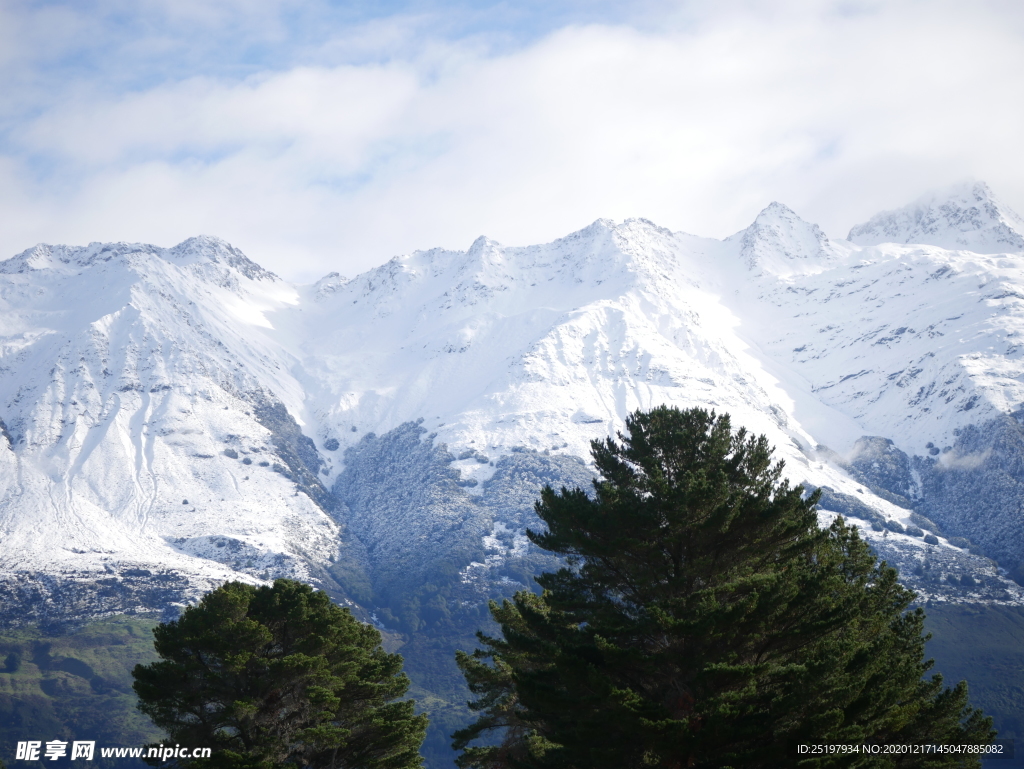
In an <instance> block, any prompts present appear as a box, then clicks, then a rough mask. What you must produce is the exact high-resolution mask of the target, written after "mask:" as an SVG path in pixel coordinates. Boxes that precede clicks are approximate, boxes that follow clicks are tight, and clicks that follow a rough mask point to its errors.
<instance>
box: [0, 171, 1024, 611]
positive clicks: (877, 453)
mask: <svg viewBox="0 0 1024 769" xmlns="http://www.w3.org/2000/svg"><path fill="white" fill-rule="evenodd" d="M972 201H973V202H972ZM1021 232H1024V225H1021V224H1020V219H1019V217H1016V215H1015V214H1013V213H1012V212H1010V211H1008V210H1007V209H1006V208H1005V207H1000V206H998V205H997V204H996V203H995V202H994V201H993V199H992V198H991V195H990V193H989V192H988V190H987V187H984V185H976V186H974V187H971V188H969V189H968V188H963V189H957V190H954V191H953V192H952V193H948V194H947V195H946V196H945V197H932V198H929V199H928V200H927V201H925V202H922V203H919V204H915V205H914V206H911V207H910V208H908V209H904V210H903V211H900V212H894V213H888V214H881V215H879V216H878V217H875V218H874V219H872V220H871V221H870V222H869V223H867V224H865V225H861V226H859V227H855V228H854V230H853V232H851V237H850V240H849V241H844V240H830V239H829V238H828V237H826V235H825V234H824V233H823V232H822V231H821V230H820V228H818V227H817V226H816V225H813V224H810V223H807V222H804V221H802V220H801V219H800V218H799V217H798V216H797V215H796V214H795V213H794V212H793V211H791V210H790V209H788V208H786V207H785V206H783V205H781V204H778V203H773V204H771V205H770V206H768V207H767V208H766V209H765V210H764V211H762V212H761V214H759V215H758V217H757V219H756V220H755V221H754V223H752V224H751V226H750V227H748V228H747V229H745V230H743V231H741V232H739V233H737V234H736V235H733V236H732V237H730V238H726V239H725V240H723V241H719V240H715V239H710V238H701V237H697V236H693V235H686V234H681V233H673V232H670V231H668V230H665V229H663V228H660V227H658V226H656V225H654V224H652V223H651V222H648V221H645V220H629V221H626V222H623V223H619V224H616V223H614V222H610V221H605V220H600V221H597V222H595V223H594V224H592V225H590V226H589V227H587V228H585V229H583V230H581V231H579V232H576V233H573V234H571V235H569V236H567V237H565V238H562V239H560V240H557V241H554V242H552V243H549V244H545V245H539V246H530V247H507V246H502V245H500V244H498V243H495V242H494V241H491V240H488V239H487V238H479V239H478V240H477V241H476V242H474V243H473V244H472V246H471V247H470V248H469V249H468V250H467V251H464V252H461V251H445V250H439V249H435V250H431V251H421V252H416V253H413V254H409V255H406V256H401V257H396V258H395V259H392V260H391V261H389V262H388V263H386V264H384V265H382V266H380V267H377V268H375V269H373V270H370V271H369V272H367V273H364V274H362V275H359V276H357V277H355V278H353V279H351V280H347V279H345V278H343V277H341V276H340V275H338V274H337V273H332V274H330V275H328V276H327V277H325V278H324V279H322V280H320V281H319V282H317V283H316V284H313V285H307V286H293V285H289V284H287V283H285V282H284V281H282V280H280V279H279V278H277V277H276V276H274V275H273V274H271V273H268V272H266V271H265V270H263V269H261V268H260V267H258V266H257V265H255V264H253V263H252V262H251V261H249V260H248V259H247V258H246V257H245V256H244V255H242V254H241V253H240V252H238V251H237V250H236V249H234V248H232V247H231V246H229V245H228V244H226V243H223V242H222V241H218V240H216V239H214V238H193V239H191V240H188V241H186V242H184V243H182V244H180V245H178V246H176V247H174V248H171V249H161V248H156V247H153V246H144V245H128V244H112V245H109V244H108V245H103V244H92V245H90V246H88V247H84V248H69V247H64V246H55V247H51V246H38V247H36V248H34V249H30V250H29V251H26V252H24V253H22V254H19V255H18V256H15V257H13V258H11V259H8V260H7V261H6V262H2V263H0V302H2V304H0V418H2V420H3V430H4V433H3V434H4V436H5V437H6V440H0V466H2V467H0V494H2V497H0V541H2V542H3V545H4V546H3V551H2V554H0V557H2V562H0V582H2V589H3V590H4V591H5V593H6V600H7V601H8V602H11V603H16V604H18V605H23V606H25V607H35V609H32V611H34V612H36V613H37V614H38V613H40V612H43V613H45V612H46V611H54V612H57V611H61V612H70V613H74V612H79V613H89V612H92V613H101V612H103V611H116V610H123V609H124V608H125V607H127V606H131V605H142V606H150V607H152V606H156V605H160V604H165V603H167V602H169V601H180V600H185V599H187V598H189V597H190V596H193V595H195V594H196V593H197V591H199V590H202V589H205V588H206V587H208V586H209V585H210V584H212V583H215V582H218V581H222V580H224V579H227V578H229V577H236V578H237V577H241V578H245V579H261V578H269V577H272V576H278V575H284V574H286V575H291V576H298V577H301V578H304V579H309V580H312V581H315V582H317V583H318V584H320V585H322V586H324V587H325V588H326V589H329V590H332V591H335V592H336V594H337V595H338V596H339V597H343V598H346V597H347V598H349V599H351V600H353V601H355V602H357V603H361V604H363V605H364V606H365V607H366V608H367V611H368V612H375V611H379V612H380V617H382V618H383V619H382V620H381V621H385V622H400V623H405V624H406V625H410V623H411V626H415V623H416V622H421V621H427V620H426V619H424V618H425V617H428V616H433V614H431V613H432V612H433V613H437V612H441V613H443V612H445V611H448V609H447V608H445V601H444V600H443V598H442V599H440V600H439V602H438V600H435V599H437V597H438V596H437V595H433V594H432V593H431V587H432V586H435V588H434V590H435V592H437V589H436V585H437V584H439V580H441V581H443V580H449V581H452V584H457V585H462V588H460V589H462V590H464V591H468V592H467V593H466V595H468V594H469V593H471V592H472V591H473V590H477V591H478V592H479V591H483V592H482V593H481V595H482V594H483V593H486V589H487V588H486V586H487V585H494V584H499V583H501V584H513V583H515V582H516V577H515V574H516V573H518V572H515V570H514V569H513V566H514V564H515V563H517V560H516V559H522V558H526V557H527V556H528V554H529V551H530V546H529V545H528V544H527V541H526V539H525V537H524V536H523V529H524V528H525V527H526V526H528V525H530V523H531V516H532V505H531V502H532V499H533V498H534V496H535V495H536V489H537V487H538V486H539V485H540V484H541V483H544V482H549V483H553V484H556V485H557V484H559V483H563V482H564V483H578V484H583V485H585V484H586V482H587V479H588V477H589V471H588V469H587V465H586V460H587V459H588V457H589V442H590V441H591V440H592V439H594V438H602V437H605V436H607V435H609V434H613V433H614V432H615V431H616V430H618V429H621V428H622V426H623V423H624V419H625V417H626V415H627V414H629V413H630V412H631V411H633V410H635V409H637V408H650V407H652V406H654V405H657V404H662V403H668V404H673V405H678V406H681V407H687V406H693V405H699V406H705V407H710V408H714V409H716V410H718V411H719V412H728V413H730V414H731V415H732V418H733V423H734V425H737V426H738V425H744V426H746V427H747V428H748V429H750V430H753V431H755V432H758V433H764V434H766V435H767V436H768V438H769V439H770V440H771V441H772V443H773V444H774V445H775V446H776V447H777V456H778V457H779V458H781V459H784V460H785V462H786V466H787V472H788V474H789V476H790V478H791V479H792V480H793V481H794V482H806V483H808V484H810V485H813V486H821V487H825V491H824V496H823V501H822V508H823V513H822V515H823V518H828V517H829V516H830V515H832V514H834V513H836V512H841V513H843V514H845V515H847V516H851V517H853V518H854V519H856V520H857V521H858V522H859V523H860V525H861V526H862V527H863V528H864V529H865V530H866V531H867V533H868V536H869V537H870V538H871V539H872V541H873V542H874V543H875V545H876V546H877V547H878V548H879V549H880V550H881V551H882V552H883V553H885V554H886V555H887V557H889V558H890V560H895V561H897V562H900V563H901V564H904V565H905V566H907V567H908V568H905V569H904V574H905V578H906V579H908V580H909V581H910V582H912V583H914V585H915V587H917V588H918V589H919V590H921V591H922V592H924V593H925V594H934V595H940V594H941V595H946V596H947V597H949V595H952V594H953V593H956V590H954V589H953V588H950V587H948V585H949V584H950V583H949V581H948V580H947V579H946V578H947V577H949V575H958V574H965V573H968V572H970V573H971V574H973V575H975V576H974V577H972V580H973V582H974V583H975V584H976V587H974V588H971V590H972V591H973V592H971V595H972V596H974V598H976V599H977V598H983V599H986V600H1003V601H1018V600H1020V599H1021V593H1020V591H1019V590H1018V589H1017V588H1016V586H1015V585H1013V583H1011V582H1009V581H1007V580H1006V579H1004V578H1002V577H1000V576H998V575H997V574H996V572H995V571H994V567H993V566H992V564H991V563H990V562H987V561H985V560H984V559H983V558H980V557H978V556H977V555H969V554H968V553H966V552H965V551H964V548H965V547H966V546H967V542H966V540H959V539H957V537H969V538H970V539H972V540H974V542H975V543H976V545H975V546H972V547H973V548H974V551H975V552H976V553H977V552H980V550H979V549H978V546H980V547H981V548H982V549H983V550H985V551H986V552H987V553H988V554H990V555H994V556H997V557H998V558H1000V560H1001V561H1002V562H1003V564H1004V565H1006V566H1009V567H1013V566H1015V565H1016V563H1017V562H1018V561H1024V534H1021V533H1019V531H1020V530H1021V528H1022V527H1020V525H1019V524H1020V516H1021V512H1020V510H1019V507H1018V506H1017V499H1019V498H1020V493H1019V489H1020V487H1019V483H1020V482H1021V480H1024V479H1021V474H1022V471H1021V470H1020V467H1021V466H1022V463H1021V459H1022V458H1024V454H1022V453H1021V452H1022V451H1024V448H1018V446H1020V447H1024V429H1022V428H1021V427H1020V420H1018V415H1021V414H1024V412H1022V411H1021V409H1022V405H1024V362H1022V358H1021V354H1020V352H1019V350H1020V341H1019V340H1020V334H1021V332H1022V330H1024V315H1022V313H1024V309H1022V306H1024V305H1022V304H1021V300H1022V299H1024V270H1022V268H1024V254H1022V253H1021V251H1022V249H1024V240H1022V239H1021V234H1020V233H1021ZM1014 238H1016V240H1014ZM908 244H909V245H908ZM998 244H1004V247H1002V249H1001V251H998V253H996V252H995V251H997V250H998V249H996V248H995V246H996V245H998ZM1015 244H1016V245H1015ZM969 247H973V248H974V251H970V250H969ZM979 484H995V487H998V488H997V492H996V493H993V494H990V495H989V502H990V504H988V506H987V507H985V506H984V505H982V506H981V507H978V506H976V505H975V506H973V507H972V506H970V505H967V506H965V505H964V499H965V498H967V496H968V495H970V494H972V493H974V492H973V490H974V489H975V488H976V487H977V486H978V485H979ZM993 500H994V501H993ZM824 511H832V512H824ZM930 519H935V521H934V523H933V522H932V520H930ZM921 527H923V528H924V529H929V528H930V529H932V530H934V531H935V533H936V534H940V533H941V535H942V536H941V538H940V537H938V536H933V538H934V539H935V543H934V544H929V543H928V542H926V541H925V540H924V539H922V536H923V535H924V534H926V533H927V532H926V531H923V530H922V528H921ZM876 529H877V531H876ZM947 537H949V539H947ZM534 565H535V564H534ZM918 567H920V570H921V573H920V574H917V575H915V574H914V569H916V568H918ZM523 568H524V569H525V568H526V567H525V566H524V567H523ZM510 569H511V570H512V571H510ZM438 575H440V576H438ZM445 575H447V576H445ZM510 575H511V576H510ZM523 579H525V577H524V578H523ZM940 579H942V580H944V581H942V582H941V584H940ZM957 590H959V588H957ZM432 595H433V597H432ZM410 596H412V597H410ZM459 600H460V601H462V603H463V604H465V603H466V599H465V596H463V597H462V598H460V599H459ZM40 607H41V608H40ZM410 607H411V608H410ZM403 612H405V614H404V615H403ZM375 616H376V615H375ZM403 617H404V618H403Z"/></svg>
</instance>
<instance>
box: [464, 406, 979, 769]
mask: <svg viewBox="0 0 1024 769" xmlns="http://www.w3.org/2000/svg"><path fill="white" fill-rule="evenodd" d="M627 433H628V434H627V435H621V434H620V435H619V441H620V442H616V441H613V440H606V441H604V442H594V444H593V456H594V461H595V463H596V466H597V469H598V471H599V473H600V478H601V480H599V481H596V482H595V484H594V494H593V495H592V497H588V496H587V495H586V494H585V493H584V492H583V491H581V490H579V489H576V490H569V489H565V488H563V489H562V490H561V491H560V492H555V491H554V490H552V489H551V488H545V489H544V490H543V491H542V493H541V501H540V502H539V503H538V504H537V513H538V515H539V516H540V518H541V519H542V520H543V521H544V523H545V524H546V525H547V532H546V533H541V534H538V533H534V532H529V536H530V539H531V540H532V541H533V542H534V543H536V544H537V545H539V546H540V547H542V548H544V549H545V550H548V551H550V552H552V553H557V554H559V555H562V556H564V557H565V558H566V559H567V562H568V566H567V567H566V568H563V569H561V570H560V571H558V572H557V573H554V574H544V575H542V576H541V577H540V578H539V579H538V582H539V583H540V585H541V586H542V587H543V588H544V593H543V595H542V596H537V595H535V594H533V593H530V592H527V591H523V592H520V593H518V594H517V595H516V596H515V598H514V600H513V601H511V602H510V601H505V602H504V603H503V604H502V605H501V606H498V605H495V604H492V613H493V615H494V617H495V619H496V620H497V621H498V623H499V624H500V626H501V630H502V637H500V638H491V637H487V636H484V635H480V639H481V642H482V645H483V649H480V650H478V651H477V652H475V653H474V654H472V655H470V654H465V653H460V654H459V655H458V662H459V665H460V667H461V668H462V670H463V672H464V674H465V676H466V679H467V682H468V683H469V686H470V689H471V691H472V692H473V693H474V694H475V695H477V697H478V699H477V700H476V701H475V702H474V703H471V707H472V708H474V709H475V710H477V711H478V712H479V713H480V717H479V719H478V720H477V721H476V722H475V723H474V724H473V725H471V726H470V727H468V728H467V729H464V730H462V731H460V732H457V733H456V734H455V735H454V737H455V743H454V746H455V748H456V749H461V750H463V754H462V755H461V756H460V758H459V765H460V766H461V767H464V768H465V769H469V768H470V767H476V768H478V769H485V768H486V769H498V768H499V767H537V768H539V767H545V768H547V767H551V768H553V767H559V768H563V769H602V768H603V767H608V769H630V768H631V767H638V768H639V767H669V768H671V769H682V767H737V768H739V767H786V766H806V767H833V766H834V767H839V766H857V767H861V766H863V767H887V766H899V767H918V766H920V767H933V766H935V767H938V766H979V765H980V764H979V762H978V761H977V759H976V758H974V757H971V756H967V757H965V756H963V755H935V754H931V755H921V754H911V755H902V756H897V757H892V756H875V755H867V754H864V753H854V754H850V755H845V756H826V757H821V756H816V757H808V756H799V755H798V754H797V752H796V745H797V744H799V743H814V744H821V743H833V744H837V743H852V744H856V745H865V744H878V745H884V744H896V743H899V744H909V743H915V744H947V743H953V744H973V745H983V744H987V743H989V742H991V740H992V739H993V738H994V736H995V735H994V732H993V731H992V729H991V720H990V719H986V718H983V717H982V715H981V713H980V711H977V710H974V709H972V708H970V707H969V705H968V703H967V688H966V685H965V684H964V683H961V684H960V685H958V686H957V687H955V688H953V689H948V688H944V687H943V685H942V678H941V677H940V676H938V675H935V676H932V677H931V678H930V679H928V680H925V679H924V678H923V676H924V674H925V673H926V672H927V671H928V670H929V668H930V667H931V663H930V662H929V661H925V659H924V643H925V640H926V638H925V637H924V636H923V635H922V630H923V620H924V615H923V613H922V611H921V610H920V609H917V610H914V611H908V607H909V605H910V603H911V601H912V599H913V597H914V596H913V594H912V593H911V592H909V591H908V590H906V589H905V588H903V587H902V586H901V585H899V583H898V582H897V579H896V577H897V575H896V571H895V570H894V569H892V568H889V567H888V566H886V565H885V564H884V563H881V564H879V563H878V562H877V560H876V558H875V557H874V556H873V555H872V553H871V552H870V550H869V548H868V546H867V544H866V543H865V542H864V541H863V540H862V539H861V538H860V537H859V536H858V533H857V530H856V529H855V528H851V527H848V526H846V524H845V523H844V522H843V521H842V519H839V520H837V521H836V522H835V523H834V524H832V525H831V526H830V527H829V528H827V529H822V528H820V527H819V526H818V522H817V514H816V512H815V503H816V501H817V495H811V496H810V497H809V498H807V499H805V498H804V497H803V489H802V488H801V487H796V488H790V486H789V485H788V483H787V482H786V481H785V480H783V478H782V463H781V462H777V463H773V462H772V459H771V454H772V449H771V448H770V446H769V444H768V441H767V439H766V438H764V437H763V436H762V437H758V438H755V437H751V436H748V435H747V434H746V432H745V431H744V430H742V429H741V430H738V431H737V432H735V433H733V432H732V430H731V428H730V422H729V418H728V416H727V415H726V416H722V417H716V416H715V414H714V413H713V412H712V413H708V412H707V411H704V410H702V409H691V410H688V411H680V410H678V409H674V408H666V407H662V408H657V409H654V410H653V411H651V412H649V413H643V412H637V413H635V414H633V415H632V416H631V417H630V418H629V419H627ZM488 735H490V736H491V740H492V744H490V745H484V746H482V747H479V746H478V747H469V745H470V743H471V742H474V741H476V740H478V739H479V738H482V737H483V738H487V737H488ZM495 742H496V743H497V744H494V743H495Z"/></svg>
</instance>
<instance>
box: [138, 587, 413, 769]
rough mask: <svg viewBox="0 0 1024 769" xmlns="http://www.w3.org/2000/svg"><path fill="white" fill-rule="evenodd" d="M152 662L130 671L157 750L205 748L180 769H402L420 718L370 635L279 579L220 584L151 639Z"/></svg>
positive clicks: (396, 662)
mask: <svg viewBox="0 0 1024 769" xmlns="http://www.w3.org/2000/svg"><path fill="white" fill-rule="evenodd" d="M154 633H155V636H156V651H157V653H158V654H159V655H160V657H161V660H160V661H158V662H154V663H152V664H150V665H138V666H136V668H135V670H134V671H133V675H134V677H135V684H134V688H135V691H136V692H137V693H138V695H139V700H140V704H139V708H140V709H141V710H142V712H143V713H145V714H146V715H148V716H149V717H150V718H152V720H153V722H154V723H155V724H156V725H157V726H158V727H160V728H162V729H165V730H166V731H167V734H168V740H167V744H172V745H173V744H180V745H182V746H186V747H190V748H193V747H209V748H212V756H211V757H210V758H208V759H190V760H187V761H178V763H179V764H182V765H185V766H192V767H197V769H198V768H199V767H233V768H235V767H252V768H256V767H259V768H260V769H271V768H272V767H284V766H303V767H306V766H309V767H331V768H334V769H347V768H352V769H354V768H355V767H358V768H359V769H412V768H414V767H419V766H421V765H422V759H421V758H420V755H419V746H420V744H421V743H422V742H423V738H424V736H425V733H426V725H427V719H426V716H422V715H420V716H417V715H415V714H414V713H413V707H414V703H413V702H412V701H411V700H405V701H402V700H398V698H399V697H401V696H403V695H404V694H405V692H406V690H407V689H408V687H409V679H408V678H407V677H406V676H405V675H404V674H403V673H402V658H401V656H399V655H398V654H388V653H387V652H385V651H384V650H383V649H382V648H381V645H380V643H381V636H380V633H378V632H377V630H375V629H374V628H373V627H371V626H369V625H365V624H363V623H361V622H359V621H358V620H356V619H355V618H354V617H353V616H352V614H351V613H350V612H349V610H348V609H342V608H340V607H338V606H336V605H334V604H333V603H331V601H330V599H329V598H328V597H327V596H326V595H325V594H324V593H322V592H316V591H314V590H313V589H312V588H310V587H309V586H308V585H304V584H302V583H299V582H294V581H291V580H283V579H282V580H277V581H276V582H275V583H274V585H273V587H254V586H252V585H246V584H242V583H240V582H230V583H228V584H225V585H223V586H222V587H220V588H219V589H217V590H214V591H213V592H212V593H209V594H208V595H206V596H205V597H204V598H203V600H202V601H201V602H200V603H199V604H198V605H196V606H192V607H189V608H188V609H186V610H185V612H184V614H183V615H182V616H181V617H180V618H179V619H177V620H176V621H173V622H168V623H165V624H162V625H160V626H159V627H157V628H156V629H155V630H154Z"/></svg>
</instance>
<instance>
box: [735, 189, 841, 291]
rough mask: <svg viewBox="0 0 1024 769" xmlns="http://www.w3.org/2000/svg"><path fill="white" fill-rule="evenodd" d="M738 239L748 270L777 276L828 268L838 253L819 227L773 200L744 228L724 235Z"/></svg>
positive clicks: (741, 256) (804, 273)
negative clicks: (733, 233) (732, 233)
mask: <svg viewBox="0 0 1024 769" xmlns="http://www.w3.org/2000/svg"><path fill="white" fill-rule="evenodd" d="M726 241H738V242H739V246H740V258H741V259H742V260H743V262H744V264H745V265H746V266H747V268H748V269H749V270H751V271H752V272H755V273H757V274H763V273H769V274H771V275H776V276H778V277H783V278H784V277H790V276H792V275H806V274H809V273H815V272H820V271H822V270H824V269H827V268H828V267H830V266H831V265H832V264H833V263H834V262H835V261H836V260H837V259H838V258H839V253H838V251H837V249H836V248H835V247H834V245H833V244H832V242H831V241H830V240H829V239H828V237H826V235H825V233H824V232H822V230H821V228H820V227H818V225H816V224H812V223H811V222H806V221H804V220H803V219H801V218H800V217H799V216H798V215H797V214H796V212H795V211H793V209H791V208H789V207H788V206H786V205H783V204H782V203H779V202H777V201H773V202H772V203H770V204H768V206H766V207H765V208H764V209H763V210H762V211H761V213H759V214H758V215H757V216H756V217H755V219H754V221H753V223H751V225H750V226H749V227H747V228H746V229H745V230H740V231H739V232H737V233H736V234H735V235H731V236H729V237H728V238H726Z"/></svg>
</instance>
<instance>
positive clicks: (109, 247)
mask: <svg viewBox="0 0 1024 769" xmlns="http://www.w3.org/2000/svg"><path fill="white" fill-rule="evenodd" d="M135 255H144V256H155V257H158V258H162V259H166V260H167V261H171V262H174V263H177V264H188V263H197V262H206V263H211V264H219V265H222V266H227V267H230V268H232V269H233V270H235V271H237V272H239V273H240V274H242V275H244V276H245V277H247V278H249V279H250V280H280V279H279V278H278V277H277V276H276V275H275V274H274V273H272V272H270V271H269V270H265V269H263V268H262V267H260V266H259V265H258V264H256V263H255V262H253V261H252V260H251V259H249V258H248V257H247V256H246V255H245V254H243V253H242V252H241V251H240V250H239V249H237V248H235V247H234V246H232V245H231V244H230V243H228V242H227V241H225V240H222V239H220V238H217V237H213V236H211V235H198V236H196V237H192V238H188V239H187V240H183V241H182V242H181V243H179V244H178V245H176V246H173V247H172V248H160V247H159V246H154V245H151V244H149V243H125V242H123V241H121V242H117V243H103V242H99V241H94V242H92V243H90V244H89V245H87V246H67V245H50V244H48V243H40V244H38V245H36V246H33V247H32V248H29V249H26V250H25V251H22V252H21V253H20V254H17V255H15V256H12V257H11V258H10V259H7V260H5V261H3V262H0V272H4V273H13V272H30V271H34V270H47V269H62V268H63V269H67V268H69V267H70V268H79V269H80V268H85V267H90V266H92V265H95V264H99V263H101V262H110V261H112V260H114V259H119V258H127V257H131V256H135Z"/></svg>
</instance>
